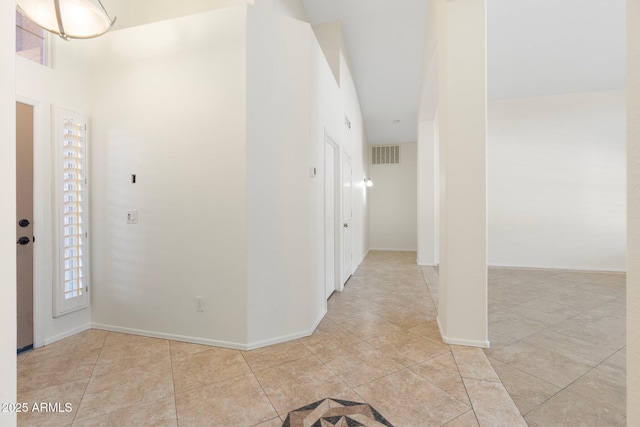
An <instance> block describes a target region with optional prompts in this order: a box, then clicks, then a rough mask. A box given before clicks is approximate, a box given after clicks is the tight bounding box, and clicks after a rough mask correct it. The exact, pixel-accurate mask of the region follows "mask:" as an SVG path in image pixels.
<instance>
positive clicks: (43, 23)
mask: <svg viewBox="0 0 640 427" xmlns="http://www.w3.org/2000/svg"><path fill="white" fill-rule="evenodd" d="M16 7H17V9H18V12H20V13H21V14H23V15H24V16H26V17H27V18H29V19H31V20H32V21H33V22H35V23H36V24H37V25H38V26H40V27H42V28H44V29H45V30H47V31H49V32H52V33H53V34H57V35H59V36H60V37H62V38H63V39H64V40H69V39H90V38H93V37H98V36H101V35H103V34H104V33H106V32H107V31H109V30H110V29H111V27H113V24H114V23H115V22H116V19H115V18H113V19H111V18H110V17H109V14H108V13H107V11H106V9H105V8H104V6H103V5H102V2H101V1H100V0H17V1H16Z"/></svg>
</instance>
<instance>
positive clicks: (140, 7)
mask: <svg viewBox="0 0 640 427" xmlns="http://www.w3.org/2000/svg"><path fill="white" fill-rule="evenodd" d="M102 3H103V4H104V7H105V9H107V12H108V13H109V15H110V16H111V17H112V18H113V17H115V18H116V23H115V25H114V30H119V29H122V28H128V27H133V26H137V25H144V24H149V23H151V22H158V21H165V20H168V19H173V18H179V17H182V16H188V15H194V14H198V13H202V12H208V11H211V10H215V9H222V8H226V7H233V6H242V5H246V4H250V5H256V6H258V7H260V8H262V9H265V10H269V11H272V12H275V13H277V14H279V15H283V16H288V17H290V18H295V19H298V20H301V21H305V22H306V21H307V14H306V12H305V10H304V6H303V5H302V1H301V0H180V1H175V0H135V1H131V0H103V2H102Z"/></svg>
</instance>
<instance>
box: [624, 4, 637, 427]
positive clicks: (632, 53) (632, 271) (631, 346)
mask: <svg viewBox="0 0 640 427" xmlns="http://www.w3.org/2000/svg"><path fill="white" fill-rule="evenodd" d="M639 76H640V1H638V0H629V1H627V425H629V426H637V425H640V407H638V405H637V402H638V400H639V399H640V329H639V328H638V324H640V77H639Z"/></svg>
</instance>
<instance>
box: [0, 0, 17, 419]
mask: <svg viewBox="0 0 640 427" xmlns="http://www.w3.org/2000/svg"><path fill="white" fill-rule="evenodd" d="M15 16H16V15H15V5H14V3H13V2H8V1H3V2H1V3H0V34H1V36H0V59H1V60H0V75H1V76H2V79H1V80H0V111H2V114H0V141H1V142H0V206H1V207H0V283H2V285H3V297H2V298H1V299H0V378H2V381H0V402H6V403H11V402H16V247H15V244H14V243H13V241H14V240H15V238H16V227H15V221H16V211H15V206H16V162H15V158H16V151H15V150H16V143H15V141H16V115H15V111H16V103H15V102H16V99H15V57H16V54H15V49H16V46H15V34H16V33H15V27H16V22H15ZM0 425H2V426H7V427H12V426H15V425H16V414H15V413H11V412H0Z"/></svg>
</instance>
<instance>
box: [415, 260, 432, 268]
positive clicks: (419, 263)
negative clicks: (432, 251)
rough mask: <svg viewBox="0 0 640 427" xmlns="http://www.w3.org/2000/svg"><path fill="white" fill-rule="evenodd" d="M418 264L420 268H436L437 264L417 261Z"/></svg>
mask: <svg viewBox="0 0 640 427" xmlns="http://www.w3.org/2000/svg"><path fill="white" fill-rule="evenodd" d="M416 264H417V265H419V266H420V267H435V264H433V263H430V262H425V261H420V260H419V259H417V260H416Z"/></svg>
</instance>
